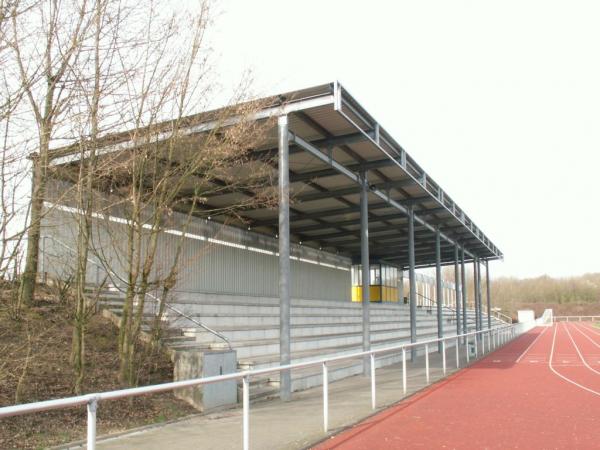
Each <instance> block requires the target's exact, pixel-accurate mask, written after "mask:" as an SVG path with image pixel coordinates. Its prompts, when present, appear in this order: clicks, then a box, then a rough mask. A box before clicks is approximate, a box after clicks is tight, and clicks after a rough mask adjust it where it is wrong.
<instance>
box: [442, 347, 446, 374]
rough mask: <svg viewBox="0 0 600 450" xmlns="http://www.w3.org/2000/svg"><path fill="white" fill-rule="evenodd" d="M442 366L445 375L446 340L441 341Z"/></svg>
mask: <svg viewBox="0 0 600 450" xmlns="http://www.w3.org/2000/svg"><path fill="white" fill-rule="evenodd" d="M442 367H443V369H444V375H446V341H442Z"/></svg>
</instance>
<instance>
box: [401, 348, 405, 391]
mask: <svg viewBox="0 0 600 450" xmlns="http://www.w3.org/2000/svg"><path fill="white" fill-rule="evenodd" d="M402 391H403V392H404V395H406V349H404V348H403V349H402Z"/></svg>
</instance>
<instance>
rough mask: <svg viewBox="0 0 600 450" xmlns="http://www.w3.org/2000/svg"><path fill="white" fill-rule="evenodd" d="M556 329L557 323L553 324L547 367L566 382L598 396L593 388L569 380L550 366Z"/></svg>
mask: <svg viewBox="0 0 600 450" xmlns="http://www.w3.org/2000/svg"><path fill="white" fill-rule="evenodd" d="M557 329H558V325H554V336H553V337H552V347H551V348H550V359H549V360H548V367H549V368H550V370H551V371H552V372H554V374H555V375H557V376H559V377H560V378H562V379H563V380H565V381H566V382H567V383H571V384H574V385H575V386H577V387H579V388H581V389H583V390H584V391H588V392H591V393H592V394H595V395H597V396H599V397H600V392H596V391H594V390H593V389H590V388H587V387H585V386H582V385H581V384H579V383H576V382H575V381H573V380H571V379H570V378H567V377H565V376H564V375H562V374H560V373H558V371H556V370H554V367H552V357H553V356H554V343H555V342H556V330H557Z"/></svg>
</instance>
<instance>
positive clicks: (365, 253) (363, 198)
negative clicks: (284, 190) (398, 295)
mask: <svg viewBox="0 0 600 450" xmlns="http://www.w3.org/2000/svg"><path fill="white" fill-rule="evenodd" d="M360 262H361V264H362V330H363V352H368V351H369V350H370V349H371V318H370V311H369V307H370V306H371V305H370V303H371V297H370V292H369V291H370V288H371V280H370V276H371V270H370V269H371V268H370V262H369V184H368V182H367V175H366V174H365V173H364V172H363V173H362V174H361V189H360ZM363 373H364V374H365V375H368V373H369V357H368V356H365V357H364V359H363Z"/></svg>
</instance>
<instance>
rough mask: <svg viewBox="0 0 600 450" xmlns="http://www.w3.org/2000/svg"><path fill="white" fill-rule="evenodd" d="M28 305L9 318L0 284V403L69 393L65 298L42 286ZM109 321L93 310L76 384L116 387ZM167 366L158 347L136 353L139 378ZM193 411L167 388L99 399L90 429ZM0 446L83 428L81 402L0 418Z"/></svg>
mask: <svg viewBox="0 0 600 450" xmlns="http://www.w3.org/2000/svg"><path fill="white" fill-rule="evenodd" d="M40 291H41V292H40V293H39V295H38V296H37V297H38V298H37V299H36V303H35V305H32V306H31V307H30V308H28V309H27V310H26V311H25V313H24V314H23V317H22V319H21V320H18V321H15V320H14V319H11V318H10V316H9V314H8V308H7V302H8V297H7V292H6V290H0V406H7V405H12V404H14V403H15V398H16V391H17V386H19V385H20V390H21V395H20V397H21V398H20V403H28V402H34V401H39V400H48V399H52V398H57V397H65V396H69V395H73V380H74V376H73V371H72V369H71V365H70V352H71V336H72V319H71V317H70V314H69V311H70V310H71V309H72V306H69V303H68V302H65V303H62V302H60V301H58V300H57V296H56V295H55V294H54V293H52V292H51V291H48V290H40ZM117 337H118V330H117V328H116V327H115V326H114V325H113V324H112V323H111V322H110V321H108V320H107V319H104V318H103V317H102V316H101V315H100V314H95V315H94V316H93V317H92V318H91V320H90V323H89V327H88V331H87V335H86V342H85V351H86V365H85V372H86V376H85V380H84V385H83V392H84V393H90V392H99V391H106V390H112V389H119V388H121V387H122V386H121V385H120V383H119V381H118V368H119V361H118V356H117V352H116V349H117ZM172 379H173V366H172V364H171V361H170V360H169V358H168V357H167V356H166V355H165V354H164V352H160V351H159V352H155V353H154V354H152V355H149V356H148V357H146V358H145V359H144V363H143V365H142V368H141V370H140V385H146V384H155V383H159V382H166V381H172ZM193 413H196V411H195V410H194V409H193V408H191V407H190V406H189V405H188V404H187V403H185V402H182V401H180V400H178V399H176V398H175V397H174V396H173V394H172V393H165V394H160V395H153V396H147V397H137V398H135V399H127V400H120V401H114V402H105V403H102V404H101V405H100V406H99V408H98V434H99V435H100V434H107V433H112V432H118V431H122V430H126V429H129V428H133V427H137V426H141V425H146V424H150V423H156V422H162V421H168V420H172V419H175V418H178V417H182V416H185V415H189V414H193ZM0 422H1V425H0V448H2V449H9V448H19V449H30V448H43V447H47V446H50V445H57V444H60V443H65V442H71V441H74V440H78V439H82V438H83V437H84V436H85V429H86V425H85V424H86V412H85V407H80V408H72V409H67V410H59V411H51V412H46V413H39V414H32V415H26V416H20V417H12V418H7V419H0Z"/></svg>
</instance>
